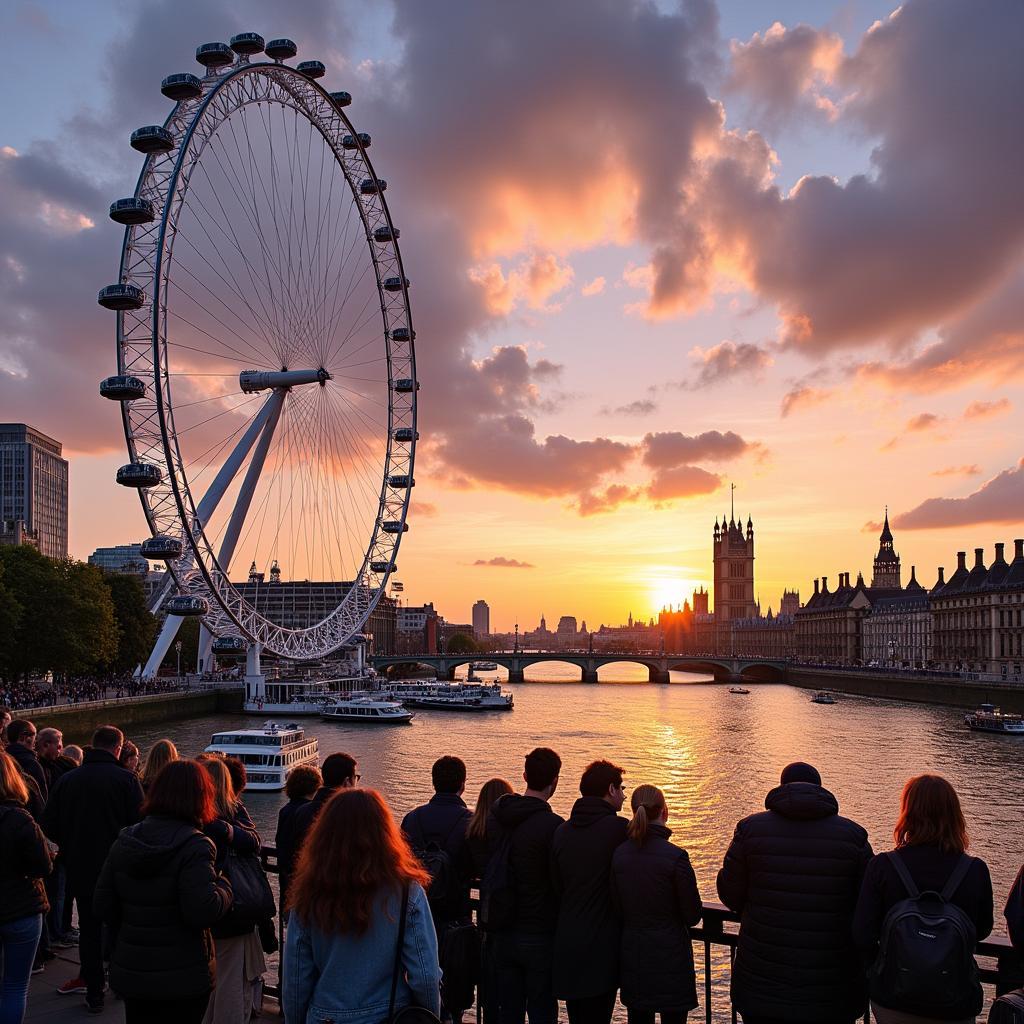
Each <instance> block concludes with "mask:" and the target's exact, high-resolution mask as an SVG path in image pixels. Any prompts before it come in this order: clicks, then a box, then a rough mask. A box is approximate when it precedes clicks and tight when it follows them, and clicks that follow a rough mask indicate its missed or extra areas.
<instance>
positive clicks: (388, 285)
mask: <svg viewBox="0 0 1024 1024" xmlns="http://www.w3.org/2000/svg"><path fill="white" fill-rule="evenodd" d="M403 284H404V285H405V287H406V288H408V287H409V278H407V277H385V278H384V280H383V281H381V286H382V287H383V288H384V291H386V292H400V291H401V290H402V285H403Z"/></svg>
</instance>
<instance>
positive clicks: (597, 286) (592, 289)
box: [580, 276, 606, 298]
mask: <svg viewBox="0 0 1024 1024" xmlns="http://www.w3.org/2000/svg"><path fill="white" fill-rule="evenodd" d="M605 284H606V281H605V279H604V278H603V277H600V276H599V277H595V278H594V279H593V280H592V281H588V282H587V283H586V284H585V285H584V286H583V287H582V288H581V289H580V295H585V296H587V298H589V297H590V296H591V295H600V294H601V292H603V291H604V288H605Z"/></svg>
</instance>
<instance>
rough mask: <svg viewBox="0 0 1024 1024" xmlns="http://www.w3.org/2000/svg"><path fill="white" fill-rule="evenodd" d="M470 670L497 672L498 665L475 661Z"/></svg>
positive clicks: (492, 662) (493, 662) (494, 662)
mask: <svg viewBox="0 0 1024 1024" xmlns="http://www.w3.org/2000/svg"><path fill="white" fill-rule="evenodd" d="M469 669H470V671H471V672H497V671H498V663H497V662H496V661H474V662H473V663H472V664H471V665H470V666H469Z"/></svg>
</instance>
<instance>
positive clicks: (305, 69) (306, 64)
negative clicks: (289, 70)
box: [295, 60, 327, 78]
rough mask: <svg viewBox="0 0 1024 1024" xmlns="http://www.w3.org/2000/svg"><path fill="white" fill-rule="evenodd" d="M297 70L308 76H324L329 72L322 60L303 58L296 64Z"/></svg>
mask: <svg viewBox="0 0 1024 1024" xmlns="http://www.w3.org/2000/svg"><path fill="white" fill-rule="evenodd" d="M295 70H296V71H298V73H299V74H300V75H305V76H306V77H307V78H323V77H324V75H326V74H327V68H326V67H324V63H323V61H320V60H303V61H299V63H298V64H296V65H295Z"/></svg>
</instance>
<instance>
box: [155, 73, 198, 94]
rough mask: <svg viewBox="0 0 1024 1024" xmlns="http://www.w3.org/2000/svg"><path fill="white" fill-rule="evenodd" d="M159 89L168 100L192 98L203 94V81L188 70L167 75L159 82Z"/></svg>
mask: <svg viewBox="0 0 1024 1024" xmlns="http://www.w3.org/2000/svg"><path fill="white" fill-rule="evenodd" d="M160 91H161V92H162V93H163V94H164V95H165V96H166V97H167V98H168V99H169V100H175V101H178V100H194V99H195V98H196V97H197V96H201V95H202V94H203V83H202V81H201V80H200V79H199V78H197V77H196V76H195V75H193V74H191V73H190V72H183V73H181V74H177V75H168V76H167V77H166V78H165V79H164V80H163V81H162V82H161V83H160Z"/></svg>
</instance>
